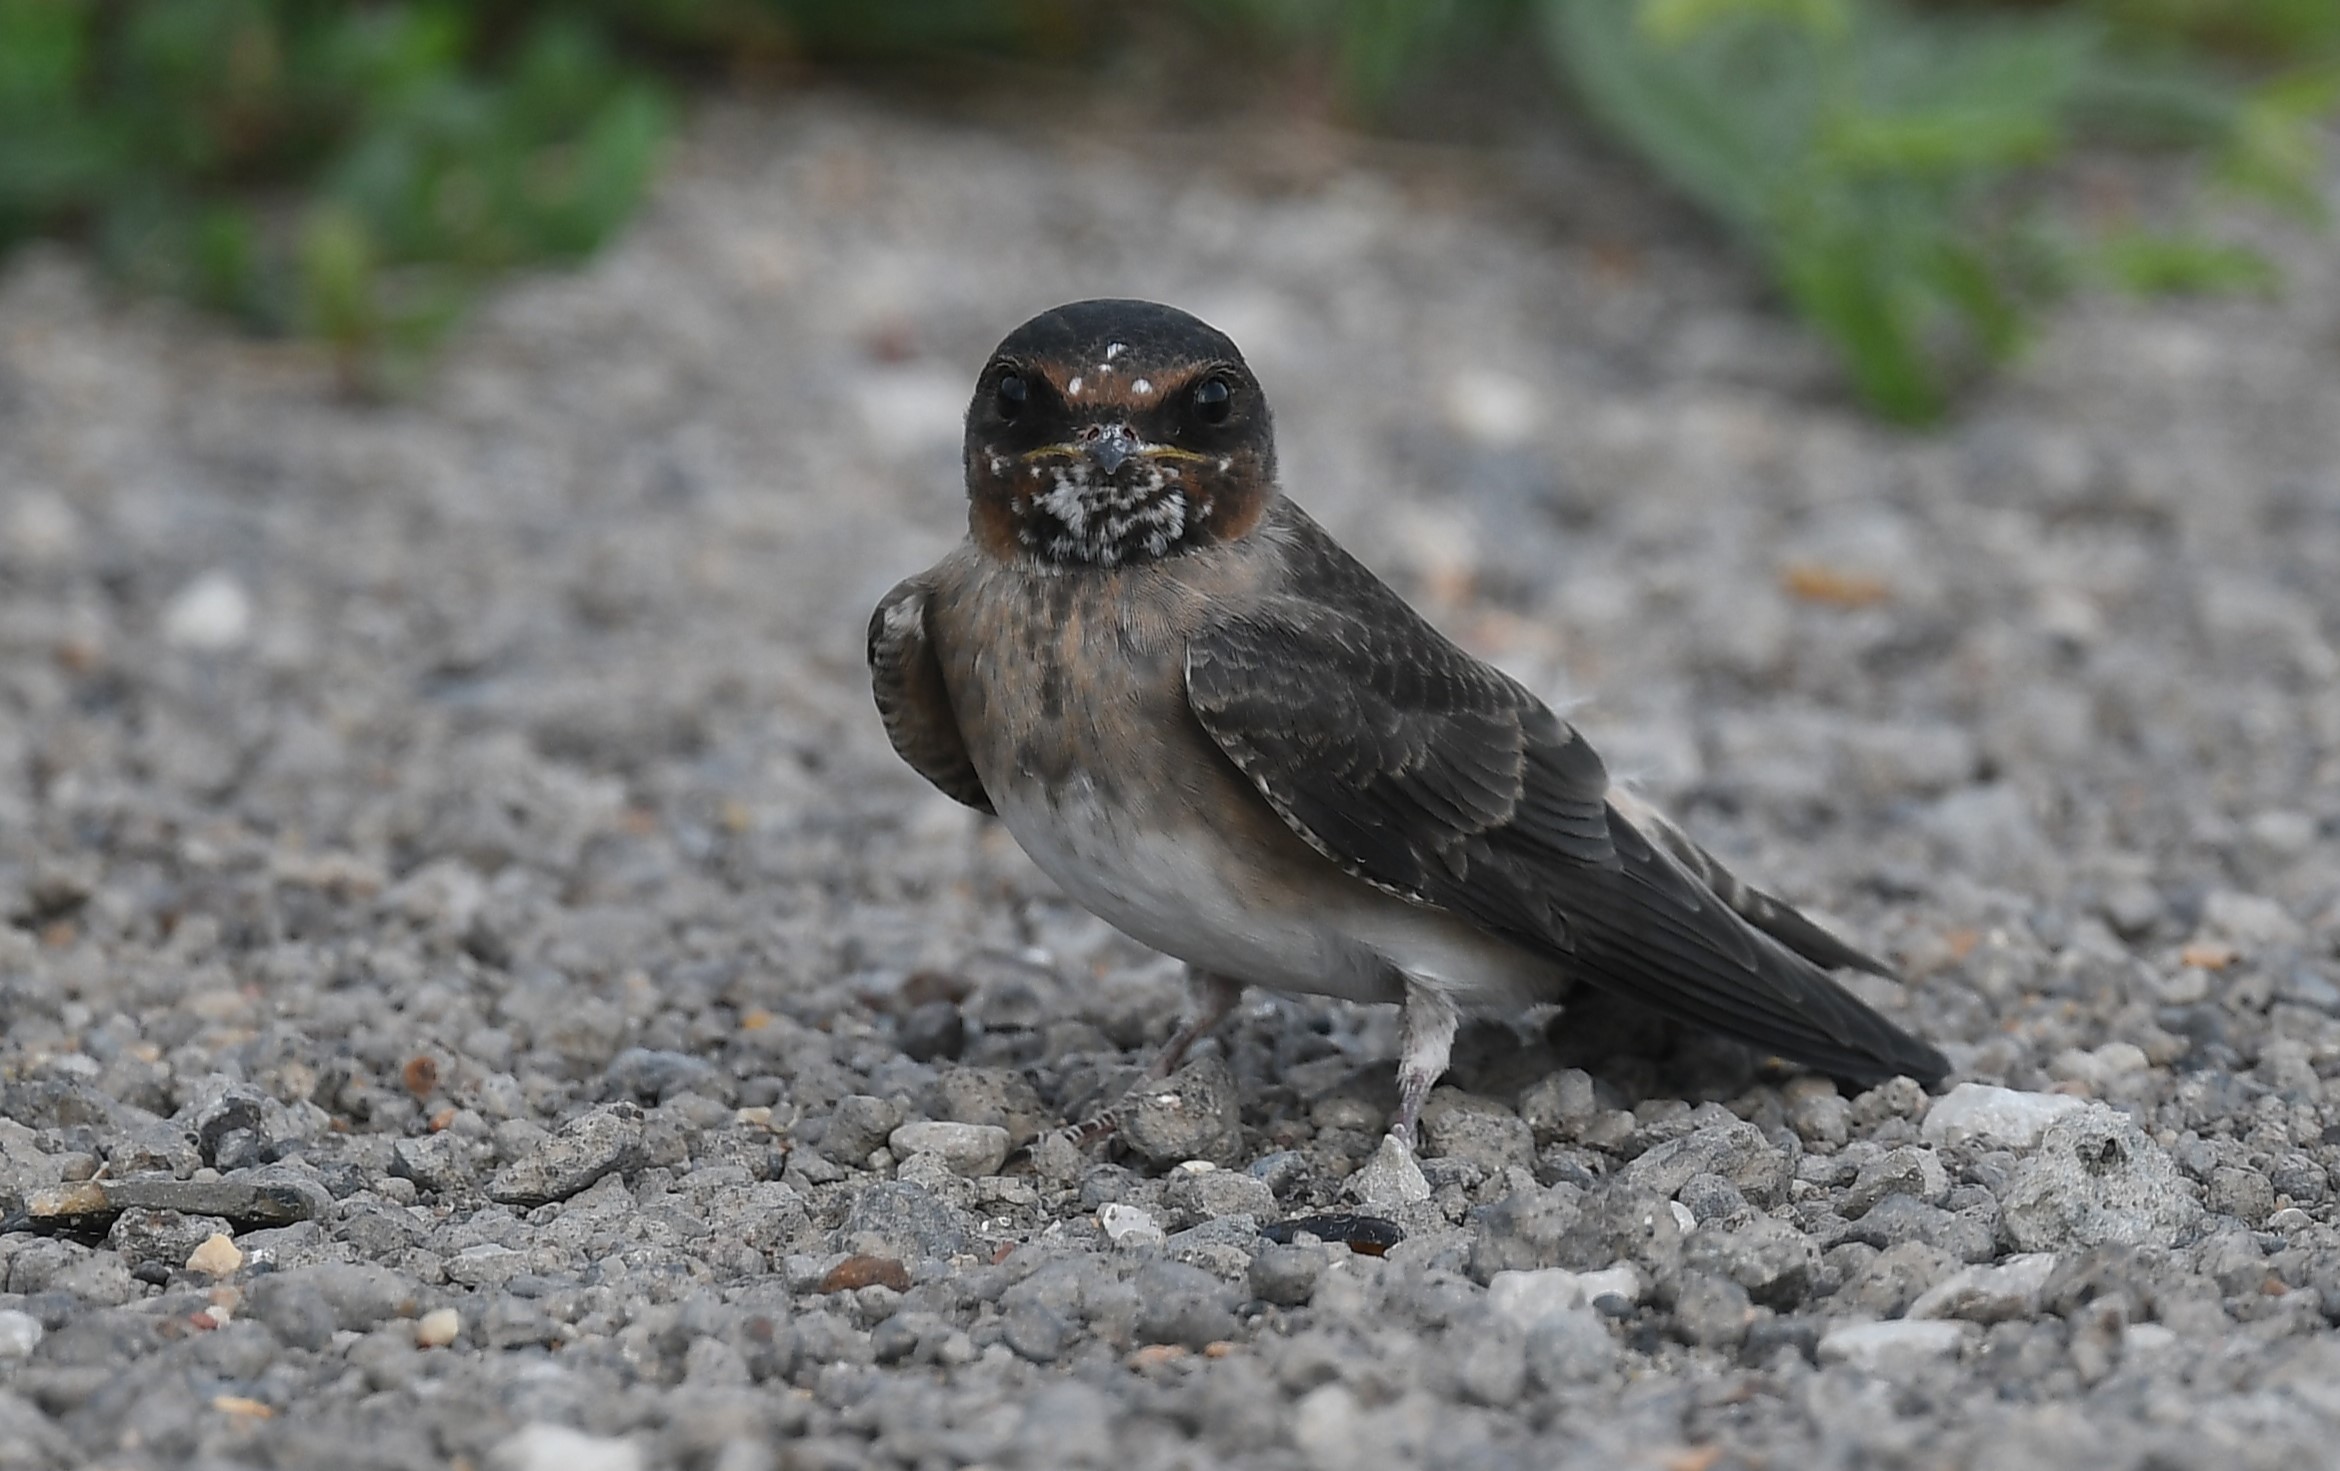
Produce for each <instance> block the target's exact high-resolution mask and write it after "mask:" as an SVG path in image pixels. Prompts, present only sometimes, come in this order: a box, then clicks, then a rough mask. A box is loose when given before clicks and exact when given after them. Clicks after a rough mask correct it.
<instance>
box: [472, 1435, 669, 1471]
mask: <svg viewBox="0 0 2340 1471" xmlns="http://www.w3.org/2000/svg"><path fill="white" fill-rule="evenodd" d="M488 1464H489V1465H490V1466H492V1467H493V1468H494V1471H642V1466H643V1461H642V1448H641V1447H640V1446H638V1445H636V1444H634V1442H632V1441H630V1440H608V1439H604V1438H603V1437H601V1436H598V1435H587V1434H586V1433H585V1432H583V1431H581V1430H571V1429H570V1428H569V1427H568V1426H566V1425H551V1424H543V1423H539V1424H534V1425H524V1426H522V1427H521V1428H520V1429H519V1430H518V1431H516V1432H514V1433H513V1434H512V1435H510V1436H507V1437H506V1438H505V1439H504V1440H503V1441H501V1442H499V1443H498V1444H497V1446H496V1448H495V1450H494V1451H493V1452H491V1453H490V1454H489V1457H488Z"/></svg>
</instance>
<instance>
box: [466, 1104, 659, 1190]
mask: <svg viewBox="0 0 2340 1471" xmlns="http://www.w3.org/2000/svg"><path fill="white" fill-rule="evenodd" d="M642 1117H643V1116H642V1110H641V1108H640V1106H639V1105H636V1104H631V1103H613V1104H605V1105H603V1106H602V1107H600V1108H596V1109H592V1110H589V1111H588V1112H586V1113H583V1114H580V1115H579V1116H577V1117H576V1118H573V1119H571V1120H569V1121H568V1122H567V1123H565V1124H563V1125H561V1126H560V1127H559V1128H558V1129H556V1130H554V1131H553V1132H552V1133H551V1134H549V1135H547V1136H546V1137H545V1138H544V1140H543V1141H542V1142H540V1143H539V1144H537V1146H536V1147H535V1148H534V1149H532V1150H530V1151H529V1152H528V1153H527V1154H525V1155H523V1156H521V1157H520V1158H519V1159H516V1160H514V1161H512V1162H511V1163H510V1164H508V1165H506V1166H504V1167H503V1168H502V1169H500V1170H498V1171H496V1173H495V1177H494V1178H493V1179H491V1180H490V1181H488V1198H489V1199H491V1200H497V1201H502V1202H503V1203H505V1204H507V1205H524V1206H535V1205H544V1204H547V1203H548V1202H551V1201H556V1200H567V1199H568V1198H570V1197H571V1196H573V1195H577V1194H579V1193H581V1192H583V1191H584V1190H585V1189H586V1188H587V1187H589V1186H591V1185H592V1184H594V1183H595V1182H596V1181H598V1180H600V1179H601V1178H602V1177H603V1176H605V1175H609V1174H613V1173H615V1172H617V1171H619V1170H624V1169H627V1168H630V1167H631V1166H632V1165H634V1164H635V1163H636V1162H637V1161H638V1160H639V1159H640V1158H641V1155H642V1142H643V1131H642Z"/></svg>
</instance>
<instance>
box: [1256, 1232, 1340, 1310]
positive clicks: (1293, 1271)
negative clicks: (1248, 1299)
mask: <svg viewBox="0 0 2340 1471" xmlns="http://www.w3.org/2000/svg"><path fill="white" fill-rule="evenodd" d="M1327 1265H1328V1262H1327V1259H1326V1256H1325V1252H1324V1248H1322V1247H1319V1246H1298V1245H1293V1246H1267V1247H1263V1248H1261V1249H1260V1251H1259V1254H1258V1255H1256V1256H1254V1257H1253V1258H1252V1259H1251V1270H1250V1274H1249V1279H1248V1280H1249V1282H1250V1286H1251V1294H1252V1296H1254V1297H1257V1298H1259V1299H1260V1300H1262V1301H1263V1302H1272V1303H1274V1304H1276V1305H1277V1306H1278V1307H1286V1308H1296V1307H1303V1306H1305V1305H1306V1304H1307V1302H1308V1300H1309V1299H1310V1298H1311V1297H1313V1296H1315V1295H1316V1283H1317V1280H1318V1279H1319V1278H1321V1277H1323V1276H1324V1272H1325V1268H1326V1266H1327Z"/></svg>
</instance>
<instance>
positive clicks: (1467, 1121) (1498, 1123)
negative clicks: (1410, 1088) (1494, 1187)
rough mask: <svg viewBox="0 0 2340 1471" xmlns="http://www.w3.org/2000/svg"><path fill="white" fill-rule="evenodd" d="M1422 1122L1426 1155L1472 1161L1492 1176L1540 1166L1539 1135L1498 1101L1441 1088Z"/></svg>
mask: <svg viewBox="0 0 2340 1471" xmlns="http://www.w3.org/2000/svg"><path fill="white" fill-rule="evenodd" d="M1421 1122H1422V1146H1423V1152H1424V1153H1425V1154H1428V1155H1432V1156H1436V1157H1438V1158H1442V1159H1460V1160H1467V1161H1469V1162H1470V1163H1472V1164H1475V1165H1477V1166H1479V1168H1481V1169H1482V1170H1485V1171H1486V1172H1487V1173H1489V1174H1495V1173H1498V1172H1500V1171H1501V1170H1502V1169H1503V1168H1504V1166H1506V1165H1519V1166H1522V1167H1532V1166H1533V1165H1534V1164H1535V1162H1536V1140H1535V1135H1534V1133H1533V1132H1532V1131H1531V1130H1530V1129H1529V1127H1528V1125H1527V1124H1526V1123H1525V1122H1523V1121H1522V1120H1521V1119H1520V1117H1519V1115H1518V1114H1515V1113H1513V1112H1512V1111H1511V1110H1510V1109H1508V1108H1505V1107H1504V1106H1503V1105H1502V1104H1500V1103H1498V1102H1496V1101H1495V1100H1494V1099H1492V1098H1482V1097H1479V1096H1478V1095H1477V1094H1473V1093H1462V1092H1458V1091H1456V1090H1455V1089H1452V1088H1441V1089H1439V1090H1438V1091H1436V1092H1434V1093H1432V1094H1431V1095H1430V1100H1429V1102H1428V1103H1427V1104H1425V1105H1424V1106H1423V1109H1422V1121H1421Z"/></svg>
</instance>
